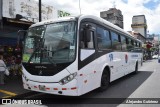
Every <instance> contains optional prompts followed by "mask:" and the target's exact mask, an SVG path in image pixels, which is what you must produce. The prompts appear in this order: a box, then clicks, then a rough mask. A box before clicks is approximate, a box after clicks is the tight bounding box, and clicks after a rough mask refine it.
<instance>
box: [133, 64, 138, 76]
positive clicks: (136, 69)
mask: <svg viewBox="0 0 160 107" xmlns="http://www.w3.org/2000/svg"><path fill="white" fill-rule="evenodd" d="M137 72H138V62H137V63H136V66H135V71H134V74H136V73H137Z"/></svg>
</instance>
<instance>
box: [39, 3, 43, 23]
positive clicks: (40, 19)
mask: <svg viewBox="0 0 160 107" xmlns="http://www.w3.org/2000/svg"><path fill="white" fill-rule="evenodd" d="M41 7H42V5H41V0H39V22H41V21H42V15H41V11H42V10H41Z"/></svg>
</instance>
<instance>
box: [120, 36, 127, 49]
mask: <svg viewBox="0 0 160 107" xmlns="http://www.w3.org/2000/svg"><path fill="white" fill-rule="evenodd" d="M121 44H122V50H123V51H125V50H127V45H126V38H125V37H124V36H122V35H121Z"/></svg>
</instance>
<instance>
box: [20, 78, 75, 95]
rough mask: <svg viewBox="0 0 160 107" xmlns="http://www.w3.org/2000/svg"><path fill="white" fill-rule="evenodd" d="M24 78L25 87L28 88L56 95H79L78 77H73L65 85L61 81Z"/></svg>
mask: <svg viewBox="0 0 160 107" xmlns="http://www.w3.org/2000/svg"><path fill="white" fill-rule="evenodd" d="M22 80H23V87H24V88H25V89H27V90H32V91H38V92H42V93H50V94H56V95H66V96H78V87H77V80H76V79H73V80H72V81H70V82H69V83H67V84H65V85H60V84H59V83H39V82H34V81H30V80H28V81H26V80H25V78H24V77H23V76H22Z"/></svg>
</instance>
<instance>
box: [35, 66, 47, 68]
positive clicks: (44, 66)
mask: <svg viewBox="0 0 160 107" xmlns="http://www.w3.org/2000/svg"><path fill="white" fill-rule="evenodd" d="M35 68H47V67H45V66H35Z"/></svg>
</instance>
